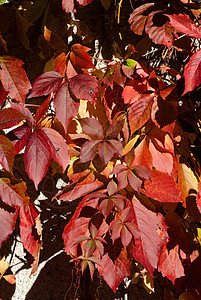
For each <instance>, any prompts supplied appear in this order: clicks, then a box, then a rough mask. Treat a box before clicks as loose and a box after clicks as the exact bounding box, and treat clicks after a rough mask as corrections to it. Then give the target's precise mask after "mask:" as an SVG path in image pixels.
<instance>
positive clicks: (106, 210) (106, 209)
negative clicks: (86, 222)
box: [99, 198, 114, 219]
mask: <svg viewBox="0 0 201 300" xmlns="http://www.w3.org/2000/svg"><path fill="white" fill-rule="evenodd" d="M113 207H114V203H113V201H112V200H111V199H110V198H105V199H103V201H102V202H101V203H100V205H99V208H100V210H101V212H102V214H103V215H104V217H105V219H107V217H108V215H109V214H110V212H111V210H112V209H113Z"/></svg>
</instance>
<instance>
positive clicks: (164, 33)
mask: <svg viewBox="0 0 201 300" xmlns="http://www.w3.org/2000/svg"><path fill="white" fill-rule="evenodd" d="M153 18H156V19H157V22H161V23H164V22H165V21H166V20H164V19H166V17H164V15H162V13H161V11H153V12H151V13H150V14H149V16H148V19H147V24H146V27H145V31H146V33H147V34H148V35H149V38H150V39H151V40H152V41H153V42H154V43H156V44H159V45H160V44H162V45H165V46H167V47H168V48H170V47H171V46H172V44H173V42H174V36H173V34H172V32H173V30H172V27H171V25H170V24H169V22H166V23H165V24H164V25H162V26H156V25H154V22H153Z"/></svg>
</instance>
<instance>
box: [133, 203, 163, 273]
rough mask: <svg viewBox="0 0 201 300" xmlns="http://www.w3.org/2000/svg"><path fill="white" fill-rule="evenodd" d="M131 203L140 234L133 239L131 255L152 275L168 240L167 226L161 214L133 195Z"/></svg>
mask: <svg viewBox="0 0 201 300" xmlns="http://www.w3.org/2000/svg"><path fill="white" fill-rule="evenodd" d="M132 203H133V209H134V214H135V219H136V224H137V227H138V229H139V231H140V235H141V237H140V238H136V239H135V245H133V256H134V258H135V259H136V260H137V261H139V262H140V263H141V264H142V265H143V266H144V267H145V268H146V270H147V271H148V272H149V273H150V275H151V276H153V273H154V270H155V269H156V268H157V265H158V260H159V257H160V254H161V249H162V248H163V246H164V245H166V244H167V242H168V234H167V226H166V224H165V222H164V218H163V216H162V215H159V214H158V215H157V214H156V213H154V212H152V211H150V210H148V209H147V208H146V207H145V206H143V205H142V204H141V203H140V202H139V201H138V200H137V199H136V198H135V197H133V200H132ZM158 230H160V234H158ZM161 232H162V234H161Z"/></svg>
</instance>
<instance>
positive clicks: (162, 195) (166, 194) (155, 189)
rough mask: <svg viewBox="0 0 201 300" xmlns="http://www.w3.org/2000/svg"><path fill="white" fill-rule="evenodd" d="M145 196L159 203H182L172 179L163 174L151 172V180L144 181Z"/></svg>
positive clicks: (177, 188)
mask: <svg viewBox="0 0 201 300" xmlns="http://www.w3.org/2000/svg"><path fill="white" fill-rule="evenodd" d="M144 187H145V190H146V195H147V196H148V197H151V198H153V199H156V200H158V201H160V202H183V201H182V197H181V191H180V189H179V187H178V185H177V184H176V182H175V180H174V178H173V177H172V176H170V175H168V174H166V173H164V172H160V171H157V170H152V174H151V180H145V182H144Z"/></svg>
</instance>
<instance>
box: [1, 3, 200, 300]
mask: <svg viewBox="0 0 201 300" xmlns="http://www.w3.org/2000/svg"><path fill="white" fill-rule="evenodd" d="M0 4H1V6H0V16H1V18H0V32H1V35H0V42H1V43H0V46H1V47H0V51H1V53H0V55H1V56H0V67H1V70H0V80H1V83H0V91H1V93H0V104H1V110H0V129H1V135H0V163H1V165H2V169H1V171H0V197H1V200H0V246H2V249H3V248H4V246H5V244H6V241H7V239H8V238H9V236H11V235H12V233H13V230H14V229H15V231H16V228H18V227H19V235H20V239H21V242H22V244H23V246H24V249H25V250H26V251H27V252H28V253H29V254H30V256H31V260H30V261H31V263H32V274H34V273H35V272H36V271H37V267H38V263H39V253H40V250H41V246H42V235H43V234H42V231H41V221H40V210H41V208H40V210H39V209H38V208H37V206H36V204H34V201H33V200H35V199H31V198H32V194H33V198H34V197H35V196H34V195H35V194H37V195H38V194H39V193H40V192H43V187H44V182H45V179H46V177H47V176H49V177H50V176H52V178H53V177H54V178H57V180H61V179H63V180H64V181H65V182H64V181H63V184H64V185H63V187H62V188H60V189H59V188H55V192H54V193H53V195H51V196H48V199H49V200H50V201H49V205H50V207H53V208H54V204H55V203H56V205H57V207H58V206H59V205H60V206H61V207H64V208H67V210H68V207H69V209H70V206H68V205H69V204H71V203H75V205H76V206H77V208H76V210H75V212H74V213H73V214H72V217H71V219H70V221H69V222H67V224H66V226H65V228H64V230H63V234H62V238H63V242H64V246H65V252H66V253H67V255H68V256H66V259H68V258H69V257H70V261H71V262H72V263H73V264H74V265H75V269H76V271H77V272H78V273H83V275H84V274H86V272H88V274H90V277H91V279H92V280H93V277H94V271H95V270H96V269H97V270H96V272H95V273H97V272H98V273H99V275H101V276H102V278H103V279H104V280H105V282H106V283H107V285H108V286H109V287H110V288H111V289H112V290H113V292H116V289H117V287H118V286H119V284H120V283H121V282H122V280H123V279H124V278H125V277H129V276H130V277H129V278H132V281H133V282H137V279H139V277H141V278H142V280H143V281H144V285H145V287H146V289H147V290H148V292H149V293H151V292H153V291H154V288H153V278H154V277H155V278H157V276H159V273H160V274H161V275H160V276H162V277H163V280H164V282H166V285H165V286H166V287H165V289H166V290H167V291H168V293H169V294H168V295H169V296H166V297H167V299H170V298H169V297H170V294H171V297H175V298H176V297H178V296H179V295H180V294H182V293H184V292H188V293H191V294H192V295H193V296H194V297H197V296H199V295H200V293H201V276H200V275H201V274H200V267H201V258H200V254H201V253H200V245H201V215H200V213H201V183H200V145H201V137H200V131H201V130H200V126H201V123H200V119H201V110H200V98H199V95H200V87H199V86H200V84H201V49H200V39H201V28H200V21H199V20H200V19H199V16H200V13H201V9H200V7H199V5H197V4H195V3H194V2H191V1H185V0H174V1H168V0H167V1H153V2H151V3H150V2H148V1H132V0H130V2H129V1H124V0H123V1H122V0H120V1H112V0H110V1H104V0H94V1H92V0H88V1H87V0H77V1H73V0H62V1H54V0H36V1H33V2H32V1H9V3H5V1H1V2H0ZM96 14H97V15H96ZM31 83H32V84H31ZM19 157H21V158H23V161H24V170H25V171H24V173H26V175H28V176H25V178H24V176H23V175H22V174H24V173H23V172H22V170H21V168H22V165H19V164H16V161H17V160H18V159H19ZM64 175H65V176H64ZM64 178H65V179H64ZM31 180H32V183H30V181H31ZM27 184H28V187H27ZM29 186H30V187H31V190H29ZM49 189H50V190H51V186H50V187H49ZM33 190H34V192H33ZM60 213H61V214H62V209H61V211H60ZM8 266H9V264H8V263H7V262H6V261H5V258H2V260H1V261H0V272H1V274H0V279H1V278H2V277H4V278H5V279H6V280H7V281H9V282H10V283H13V282H14V281H15V279H14V275H5V272H6V270H7V269H8ZM136 278H137V279H136ZM189 278H190V280H189ZM77 285H78V286H77V288H78V289H79V283H78V284H77ZM78 289H76V292H71V293H69V294H68V292H69V291H68V292H67V294H66V298H67V299H68V298H69V297H70V296H69V295H70V294H71V295H72V294H73V293H74V296H72V297H79V293H78V292H77V291H78ZM167 291H166V293H167ZM76 293H77V294H76ZM188 295H189V294H188ZM69 299H70V298H69ZM73 299H74V298H73ZM164 299H165V296H164ZM182 299H183V298H182Z"/></svg>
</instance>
